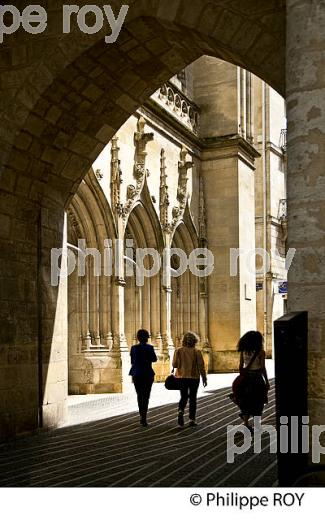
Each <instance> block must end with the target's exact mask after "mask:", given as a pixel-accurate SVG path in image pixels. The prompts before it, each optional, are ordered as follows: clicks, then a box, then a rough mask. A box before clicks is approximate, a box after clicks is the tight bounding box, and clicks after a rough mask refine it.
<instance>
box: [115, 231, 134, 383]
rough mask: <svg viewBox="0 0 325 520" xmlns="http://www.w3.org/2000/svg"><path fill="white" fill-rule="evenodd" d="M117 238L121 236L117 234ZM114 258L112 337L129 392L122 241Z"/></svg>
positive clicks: (129, 379)
mask: <svg viewBox="0 0 325 520" xmlns="http://www.w3.org/2000/svg"><path fill="white" fill-rule="evenodd" d="M119 236H123V234H122V233H119ZM114 257H115V283H114V287H113V302H114V307H113V337H114V351H117V353H118V355H119V356H120V358H121V363H122V367H121V370H122V390H123V392H125V391H128V390H130V388H131V378H130V376H129V375H128V374H129V370H130V354H129V349H128V345H127V341H126V337H125V316H124V304H125V302H124V297H125V296H124V291H125V279H124V274H125V270H124V244H123V240H117V241H116V244H115V249H114Z"/></svg>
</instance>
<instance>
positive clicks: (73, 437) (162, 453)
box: [0, 377, 277, 487]
mask: <svg viewBox="0 0 325 520" xmlns="http://www.w3.org/2000/svg"><path fill="white" fill-rule="evenodd" d="M232 379H233V377H232ZM162 390H163V389H162V388H161V385H155V390H154V392H153V402H152V403H151V406H152V407H151V409H150V414H149V422H150V425H149V427H148V428H147V429H146V428H143V427H140V425H139V421H138V414H137V412H136V411H135V410H133V411H128V412H127V413H124V412H123V410H124V409H125V408H126V407H127V406H126V402H127V400H128V397H126V396H124V397H123V396H121V398H120V399H116V400H115V402H114V404H112V407H111V409H109V410H107V403H106V412H105V406H104V404H103V402H101V403H100V401H96V400H93V403H92V404H91V406H90V408H91V410H90V409H89V407H88V408H87V417H88V421H89V422H87V423H83V424H73V425H69V426H67V427H65V428H61V429H58V430H56V431H54V432H51V433H40V434H37V435H33V436H30V437H26V438H23V439H19V440H17V441H15V442H13V443H10V444H5V445H1V446H0V468H1V471H0V486H1V487H8V486H9V487H29V486H31V487H83V486H87V487H114V486H115V487H132V486H135V487H152V486H154V487H198V486H200V487H205V486H207V487H211V486H213V487H214V486H222V487H235V486H240V487H249V486H263V487H264V486H265V487H266V486H273V485H276V479H277V474H276V455H274V454H270V446H269V436H268V435H267V434H265V435H263V436H262V452H261V453H260V454H254V452H253V450H252V448H251V449H250V450H249V451H248V452H247V453H245V454H243V455H238V456H237V457H236V458H235V462H234V464H228V463H227V439H226V427H227V425H229V424H239V422H240V420H239V418H238V409H237V407H236V406H235V405H233V404H232V402H231V401H230V400H229V398H228V397H227V395H228V394H229V388H221V389H214V390H212V391H211V390H210V391H208V392H205V393H202V392H201V394H200V397H199V400H198V423H199V425H198V427H197V428H190V427H187V426H186V425H185V428H184V429H183V430H180V429H179V428H178V427H177V424H176V414H175V411H176V406H175V402H169V403H167V404H157V399H158V396H159V395H163V394H162ZM166 393H167V391H166V392H165V395H166ZM167 394H168V395H173V397H172V401H176V400H177V393H174V392H168V393H167ZM269 397H270V399H269V404H268V405H267V407H266V409H265V413H264V423H267V424H272V425H274V424H275V409H274V399H275V397H274V383H273V384H272V389H271V392H270V396H269ZM130 398H131V397H130ZM155 401H156V402H155ZM80 403H81V404H82V401H79V402H78V400H75V401H74V403H73V405H72V410H70V415H71V417H70V421H71V423H75V422H78V421H79V422H80V420H81V419H80V414H82V406H81V405H80ZM133 405H134V401H133V404H132V406H131V408H132V407H133ZM80 406H81V407H80ZM73 408H74V409H73ZM129 408H130V405H129ZM84 411H85V410H84ZM105 413H106V415H107V416H106V417H105V418H101V416H102V415H103V414H105ZM109 415H111V416H109ZM83 420H84V419H83Z"/></svg>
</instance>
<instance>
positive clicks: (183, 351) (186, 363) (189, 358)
mask: <svg viewBox="0 0 325 520" xmlns="http://www.w3.org/2000/svg"><path fill="white" fill-rule="evenodd" d="M197 342H198V337H197V335H196V334H194V333H193V332H187V333H186V334H184V337H183V342H182V345H183V346H182V347H180V348H178V349H176V350H175V352H174V359H173V368H176V377H177V378H180V379H181V389H180V392H181V400H180V401H179V405H178V421H177V422H178V425H179V426H180V427H183V426H184V412H185V408H186V405H187V401H188V400H189V401H190V406H189V421H190V422H189V426H197V423H196V422H195V418H196V407H197V405H196V398H197V392H198V389H199V385H200V375H201V377H202V381H203V386H204V387H206V386H207V375H206V371H205V366H204V360H203V356H202V353H201V351H200V350H198V349H197V348H195V345H196V344H197Z"/></svg>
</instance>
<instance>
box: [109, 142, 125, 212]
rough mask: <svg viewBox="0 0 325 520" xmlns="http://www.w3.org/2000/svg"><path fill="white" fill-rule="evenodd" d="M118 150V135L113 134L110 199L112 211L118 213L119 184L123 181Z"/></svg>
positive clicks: (119, 199)
mask: <svg viewBox="0 0 325 520" xmlns="http://www.w3.org/2000/svg"><path fill="white" fill-rule="evenodd" d="M119 151H120V149H119V147H118V137H117V136H116V135H115V136H114V137H113V138H112V147H111V201H112V208H113V212H114V213H115V212H116V213H117V214H118V215H119V214H120V212H121V184H122V182H123V181H122V171H121V161H120V160H119Z"/></svg>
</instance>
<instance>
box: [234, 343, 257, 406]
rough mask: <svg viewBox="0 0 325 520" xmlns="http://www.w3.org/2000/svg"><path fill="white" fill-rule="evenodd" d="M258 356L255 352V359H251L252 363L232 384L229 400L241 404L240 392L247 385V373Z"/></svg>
mask: <svg viewBox="0 0 325 520" xmlns="http://www.w3.org/2000/svg"><path fill="white" fill-rule="evenodd" d="M257 356H258V352H255V353H254V355H253V357H252V358H251V360H250V362H249V363H248V365H247V367H245V368H244V369H243V370H242V371H241V373H240V374H239V376H237V377H236V379H235V380H234V382H233V384H232V393H231V394H230V395H229V399H231V400H232V401H233V402H234V403H235V404H237V405H238V404H239V400H240V392H241V389H242V388H243V386H244V385H245V379H246V374H247V371H248V370H249V369H250V367H251V366H252V364H253V363H254V361H255V359H256V358H257Z"/></svg>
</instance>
